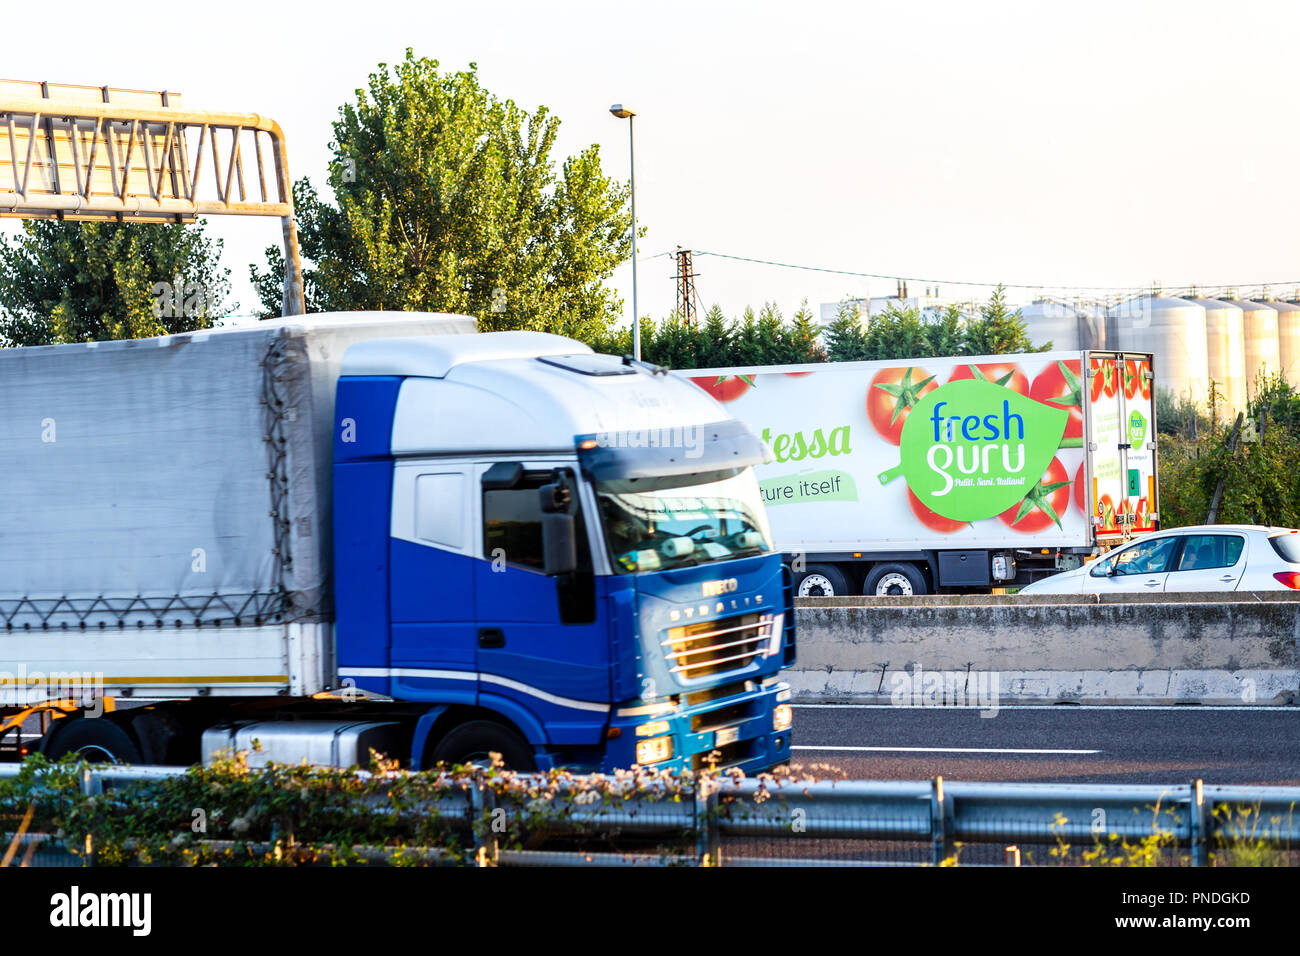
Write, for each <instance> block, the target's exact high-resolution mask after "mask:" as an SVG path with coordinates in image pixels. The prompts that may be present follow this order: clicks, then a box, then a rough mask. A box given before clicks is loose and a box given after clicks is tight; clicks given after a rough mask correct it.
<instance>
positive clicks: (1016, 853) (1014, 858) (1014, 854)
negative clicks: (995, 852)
mask: <svg viewBox="0 0 1300 956" xmlns="http://www.w3.org/2000/svg"><path fill="white" fill-rule="evenodd" d="M1003 862H1005V863H1006V865H1007V866H1019V865H1020V847H1018V846H1009V847H1007V848H1006V849H1005V850H1004V851H1003Z"/></svg>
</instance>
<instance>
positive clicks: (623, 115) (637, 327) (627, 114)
mask: <svg viewBox="0 0 1300 956" xmlns="http://www.w3.org/2000/svg"><path fill="white" fill-rule="evenodd" d="M609 111H610V112H611V113H613V114H614V115H615V116H617V117H618V118H619V119H625V120H627V153H628V160H629V163H630V166H631V171H632V358H633V360H635V361H637V362H639V361H641V320H640V318H639V316H638V313H637V310H636V141H635V140H634V139H633V137H632V117H634V116H636V113H635V112H634V111H633V110H630V109H628V108H627V107H626V106H624V105H623V104H622V103H615V104H614V105H613V106H611V107H610V108H609Z"/></svg>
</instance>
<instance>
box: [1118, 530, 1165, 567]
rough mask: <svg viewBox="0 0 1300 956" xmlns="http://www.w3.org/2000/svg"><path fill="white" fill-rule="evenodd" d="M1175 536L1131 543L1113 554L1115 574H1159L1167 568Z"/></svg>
mask: <svg viewBox="0 0 1300 956" xmlns="http://www.w3.org/2000/svg"><path fill="white" fill-rule="evenodd" d="M1177 542H1178V539H1177V538H1173V537H1170V538H1157V539H1155V540H1154V541H1143V542H1141V543H1139V544H1135V545H1131V546H1129V547H1127V548H1125V549H1124V550H1123V551H1121V552H1120V553H1119V554H1117V555H1115V558H1114V561H1115V573H1116V574H1160V573H1161V572H1163V571H1167V570H1168V569H1169V558H1170V556H1171V555H1172V554H1173V552H1174V545H1175V544H1176V543H1177Z"/></svg>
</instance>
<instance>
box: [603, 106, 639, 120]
mask: <svg viewBox="0 0 1300 956" xmlns="http://www.w3.org/2000/svg"><path fill="white" fill-rule="evenodd" d="M609 111H610V112H611V113H613V114H614V115H615V116H617V117H618V118H619V119H629V118H631V117H633V116H636V113H635V111H633V110H631V109H629V108H628V107H626V106H624V105H623V104H622V103H615V104H614V105H613V106H611V107H610V108H609Z"/></svg>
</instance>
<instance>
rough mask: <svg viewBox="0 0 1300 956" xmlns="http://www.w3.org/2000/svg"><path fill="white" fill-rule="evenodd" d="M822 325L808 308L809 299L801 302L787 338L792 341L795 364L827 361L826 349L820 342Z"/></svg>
mask: <svg viewBox="0 0 1300 956" xmlns="http://www.w3.org/2000/svg"><path fill="white" fill-rule="evenodd" d="M820 335H821V326H819V325H818V324H817V320H816V319H815V318H814V317H813V313H812V309H810V308H808V300H807V299H804V300H803V302H801V303H800V304H799V309H798V311H796V312H795V314H794V316H793V317H792V318H791V320H790V331H789V333H788V335H787V338H788V340H789V343H790V348H789V352H790V361H791V362H792V363H795V364H803V363H807V362H825V361H826V349H825V347H824V346H823V345H822V344H821V342H820V340H819V339H820Z"/></svg>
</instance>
